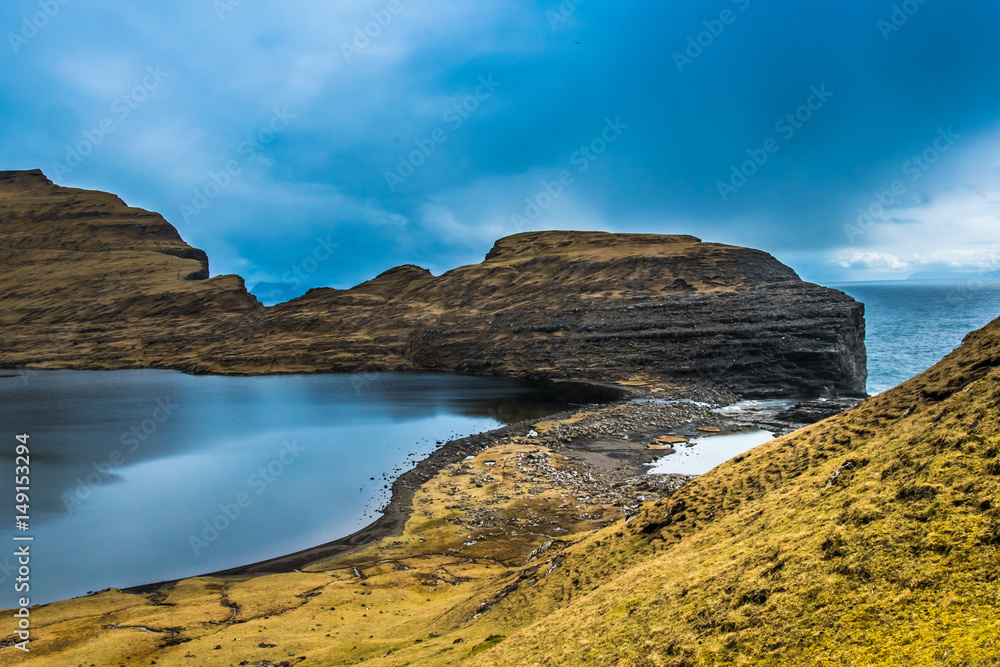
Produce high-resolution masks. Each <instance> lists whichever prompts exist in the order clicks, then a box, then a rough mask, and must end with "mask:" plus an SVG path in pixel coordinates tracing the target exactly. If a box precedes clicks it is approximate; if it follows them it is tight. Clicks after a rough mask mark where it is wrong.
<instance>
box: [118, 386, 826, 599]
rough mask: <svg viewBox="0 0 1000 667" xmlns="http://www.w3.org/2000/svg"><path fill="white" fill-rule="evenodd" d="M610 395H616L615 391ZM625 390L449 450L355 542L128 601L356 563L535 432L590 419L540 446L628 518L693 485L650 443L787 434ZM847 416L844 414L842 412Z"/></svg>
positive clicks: (721, 402) (349, 539) (766, 424)
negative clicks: (458, 470)
mask: <svg viewBox="0 0 1000 667" xmlns="http://www.w3.org/2000/svg"><path fill="white" fill-rule="evenodd" d="M605 387H606V388H609V389H610V388H611V387H608V386H607V385H605ZM617 389H620V390H621V393H622V395H623V396H624V398H621V399H619V400H617V401H614V402H610V403H601V404H589V405H586V406H582V407H579V408H576V409H572V410H565V411H561V412H558V413H555V414H552V415H549V416H546V417H542V418H536V419H529V420H524V421H521V422H517V423H514V424H508V425H506V426H502V427H500V428H496V429H493V430H490V431H485V432H483V433H478V434H474V435H470V436H466V437H464V438H458V439H455V440H450V441H448V442H446V443H444V444H443V445H441V446H440V447H438V448H437V449H436V450H434V451H433V452H432V453H431V454H429V455H428V456H427V457H425V458H424V459H422V460H420V461H419V462H418V463H417V464H416V465H415V466H414V467H413V468H411V469H410V470H407V471H406V472H404V473H402V474H401V475H400V476H399V477H397V478H396V479H395V480H394V481H393V482H392V486H391V494H390V499H389V501H388V503H387V504H386V506H385V507H384V509H383V510H382V516H380V517H379V518H378V519H376V520H374V521H373V522H371V523H370V524H368V525H366V526H364V527H363V528H361V529H359V530H357V531H355V532H353V533H351V534H349V535H346V536H344V537H341V538H338V539H335V540H331V541H329V542H326V543H323V544H319V545H316V546H313V547H309V548H307V549H302V550H299V551H296V552H293V553H289V554H283V555H280V556H276V557H273V558H269V559H265V560H261V561H257V562H254V563H248V564H244V565H238V566H234V567H231V568H226V569H223V570H216V571H214V572H208V573H201V574H194V575H190V576H186V577H181V578H177V579H170V580H164V581H159V582H150V583H147V584H141V585H137V586H130V587H127V588H122V589H119V590H121V591H122V592H124V593H134V594H149V593H153V592H155V591H158V590H161V589H163V588H164V587H167V586H170V585H173V584H175V583H177V582H179V581H183V580H185V579H192V578H196V577H219V578H232V579H244V578H253V577H257V576H263V575H269V574H280V573H288V572H293V571H297V570H302V569H303V568H306V567H309V566H311V565H316V564H318V563H322V562H325V561H329V560H332V559H335V558H339V557H344V556H348V555H350V554H352V553H355V552H358V551H361V550H363V549H364V548H366V547H369V546H371V545H373V544H376V543H378V542H379V541H381V540H384V539H387V538H392V537H399V536H400V535H401V534H402V532H403V530H404V527H405V525H406V523H407V521H408V520H409V519H410V517H411V515H412V512H413V499H414V496H415V494H416V492H417V491H418V489H420V488H421V487H422V486H423V485H424V484H426V483H428V482H429V481H430V480H431V479H433V478H434V477H435V475H437V474H438V473H439V472H440V471H442V470H443V469H445V468H447V467H448V466H451V465H454V464H456V463H461V462H462V461H463V460H464V459H465V458H467V457H469V456H472V455H475V454H478V453H481V452H483V451H486V450H488V449H490V448H492V447H496V446H500V445H504V444H509V443H510V442H511V440H512V439H515V438H522V439H523V438H525V437H527V436H528V434H529V433H531V432H532V431H533V430H534V427H536V426H538V425H540V424H544V423H558V422H564V423H565V422H572V421H573V419H574V418H577V417H579V416H581V415H583V416H585V417H589V419H583V420H581V421H580V422H579V424H580V425H579V427H577V428H573V427H570V428H569V430H568V431H567V432H564V429H563V427H562V426H561V425H557V426H556V428H555V430H553V431H547V432H546V433H543V434H539V435H538V436H536V437H537V438H538V440H537V442H538V444H539V445H544V446H549V447H551V448H552V449H553V450H554V451H556V452H558V453H559V454H561V455H563V456H565V457H566V458H567V459H569V460H570V461H572V462H574V467H575V468H577V469H578V470H580V471H581V473H582V474H581V476H591V477H592V478H596V479H597V481H596V482H595V483H594V484H595V487H596V488H597V489H598V491H596V492H595V493H603V494H605V495H607V496H609V497H610V496H614V500H615V504H618V505H620V506H621V507H622V508H623V510H625V511H626V513H629V512H630V508H631V505H629V500H630V498H631V497H632V496H636V497H638V498H639V499H640V501H642V500H650V499H655V497H657V496H659V495H666V494H669V493H672V492H673V491H675V490H676V489H677V488H679V487H680V486H681V485H683V483H685V482H686V481H687V480H688V479H690V478H691V476H685V475H652V476H651V475H647V474H646V472H645V471H644V470H642V466H643V465H644V464H646V463H650V462H652V461H654V460H656V459H658V458H661V457H663V456H665V455H667V454H669V453H670V452H669V451H663V450H652V449H649V448H648V447H647V443H648V442H649V441H651V440H652V439H654V438H655V437H657V436H660V435H666V434H671V435H678V434H680V435H683V436H685V437H691V438H693V437H697V436H699V435H702V436H703V435H704V434H699V433H698V432H697V426H698V425H700V424H703V423H707V422H713V423H714V424H717V425H719V426H721V427H722V429H723V431H724V432H732V431H739V430H743V429H745V428H747V427H748V426H749V425H756V426H759V427H761V428H768V429H775V430H777V429H778V428H780V427H781V422H780V419H779V420H778V421H775V420H773V419H764V418H762V417H761V416H760V415H746V414H743V415H723V414H719V413H717V412H715V410H716V409H718V408H719V407H724V406H726V405H732V404H733V403H734V402H736V401H735V400H734V399H738V398H739V397H738V396H736V395H732V394H728V393H727V392H724V391H714V392H706V393H711V396H709V397H708V398H711V399H715V400H713V402H712V403H711V404H707V403H692V402H687V401H684V400H680V399H667V400H666V402H665V403H662V404H660V403H652V402H650V403H648V404H646V403H643V402H641V401H639V402H637V401H636V400H635V399H641V398H650V397H655V396H656V394H651V393H650V392H648V391H646V390H644V389H642V388H638V387H617ZM664 398H665V397H664ZM797 400H799V401H801V400H802V399H797ZM796 405H798V403H797V404H796ZM838 405H839V404H838ZM839 411H840V410H839V409H838V410H837V412H839ZM643 413H651V414H654V415H656V414H657V413H663V415H664V418H663V419H660V420H659V421H657V419H655V418H654V419H651V420H649V421H648V422H647V417H645V416H643ZM811 416H815V415H811ZM615 420H617V421H615ZM789 424H791V423H790V422H786V427H785V428H784V429H782V430H786V431H787V430H793V429H792V428H791V426H789ZM623 430H624V431H628V432H627V433H624V435H625V436H626V437H625V438H622V437H621V435H623V433H622V432H621V431H623ZM635 507H637V505H635Z"/></svg>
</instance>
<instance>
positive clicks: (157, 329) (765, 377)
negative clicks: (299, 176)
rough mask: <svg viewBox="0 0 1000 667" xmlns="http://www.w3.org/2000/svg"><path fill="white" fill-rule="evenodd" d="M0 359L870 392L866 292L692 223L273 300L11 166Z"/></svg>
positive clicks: (5, 186)
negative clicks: (810, 274) (709, 234)
mask: <svg viewBox="0 0 1000 667" xmlns="http://www.w3.org/2000/svg"><path fill="white" fill-rule="evenodd" d="M0 238H2V240H3V244H2V246H0V262H2V263H3V267H4V270H3V272H2V274H0V293H2V298H0V326H3V329H4V336H3V338H4V341H3V346H2V349H0V364H2V365H4V366H7V367H13V366H34V367H43V368H56V367H62V368H138V367H163V368H177V369H181V370H185V371H190V372H215V373H248V374H253V373H281V372H316V371H357V370H367V371H372V370H401V369H413V368H423V369H430V368H436V369H447V370H455V371H460V372H467V373H488V374H510V375H522V376H536V377H553V378H586V379H590V380H604V381H611V382H632V383H645V382H649V383H655V382H673V383H677V384H682V385H685V386H697V385H699V384H716V385H726V386H729V387H732V388H734V389H737V390H739V391H742V392H743V393H745V394H747V395H784V394H797V393H798V394H801V393H807V394H808V393H819V392H823V391H826V390H832V391H835V392H840V393H863V392H864V386H865V379H866V372H865V361H866V359H865V349H864V317H863V312H864V311H863V306H862V305H861V304H859V303H857V302H855V301H854V300H853V299H851V298H850V297H848V296H846V295H845V294H843V293H841V292H838V291H836V290H832V289H828V288H824V287H819V286H817V285H813V284H810V283H806V282H803V281H801V280H800V279H799V278H798V276H797V275H796V274H795V272H794V271H792V270H791V269H790V268H788V267H787V266H785V265H783V264H781V263H780V262H778V261H777V260H775V259H774V258H773V257H771V256H770V255H768V254H767V253H764V252H761V251H758V250H751V249H748V248H739V247H733V246H725V245H720V244H715V243H703V242H701V241H700V240H698V239H696V238H694V237H692V236H665V235H654V234H609V233H604V232H564V231H558V232H556V231H553V232H529V233H524V234H517V235H514V236H510V237H507V238H503V239H501V240H499V241H497V243H496V244H495V245H494V247H493V249H492V250H491V251H490V252H489V254H488V255H487V256H486V258H485V260H484V261H483V262H482V263H480V264H476V265H471V266H463V267H460V268H457V269H454V270H452V271H449V272H447V273H445V274H443V275H441V276H434V275H432V274H431V273H430V272H428V271H427V270H425V269H421V268H419V267H416V266H409V265H407V266H401V267H396V268H394V269H390V270H388V271H386V272H385V273H383V274H381V275H379V276H378V277H376V278H374V279H373V280H370V281H368V282H365V283H363V284H361V285H358V286H357V287H354V288H351V289H349V290H336V289H327V288H324V289H315V290H312V291H310V292H309V293H308V294H306V295H305V296H303V297H300V298H298V299H295V300H293V301H290V302H288V303H284V304H280V305H277V306H273V307H270V308H265V307H263V306H262V305H261V304H260V303H259V302H257V300H256V299H255V298H254V297H253V296H252V295H250V294H249V293H247V291H246V289H245V287H244V285H243V281H242V279H241V278H239V277H238V276H232V275H227V276H216V277H214V278H208V276H209V273H208V260H207V257H206V256H205V254H204V253H203V252H202V251H200V250H198V249H195V248H191V247H190V246H188V245H187V244H186V243H184V241H183V240H182V239H181V238H180V236H179V235H178V233H177V231H176V230H175V229H174V228H173V227H172V226H171V225H170V224H169V223H168V222H166V220H164V219H163V218H162V217H161V216H159V215H157V214H155V213H150V212H148V211H144V210H141V209H136V208H130V207H128V206H126V205H125V204H124V203H123V202H122V201H121V200H120V199H118V198H117V197H115V196H114V195H110V194H106V193H100V192H90V191H84V190H76V189H70V188H62V187H58V186H56V185H54V184H52V183H51V182H50V181H49V180H48V179H46V178H45V176H44V175H43V174H42V173H41V172H39V171H26V172H0Z"/></svg>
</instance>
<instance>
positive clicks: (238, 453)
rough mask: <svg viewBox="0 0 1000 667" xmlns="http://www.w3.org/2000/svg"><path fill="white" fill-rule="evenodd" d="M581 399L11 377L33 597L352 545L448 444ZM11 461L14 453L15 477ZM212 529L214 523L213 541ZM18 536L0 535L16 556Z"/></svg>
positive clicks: (7, 591) (475, 388)
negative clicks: (394, 487)
mask: <svg viewBox="0 0 1000 667" xmlns="http://www.w3.org/2000/svg"><path fill="white" fill-rule="evenodd" d="M561 389H563V388H560V390H561ZM574 391H575V390H574ZM568 398H574V399H576V400H577V401H581V402H583V401H586V400H587V399H588V398H589V399H590V400H595V398H596V397H594V396H585V395H572V392H570V393H568V394H567V393H565V392H563V393H560V391H554V390H553V388H552V387H547V386H528V385H525V384H522V383H518V382H515V381H513V380H510V379H505V378H482V377H467V376H456V375H451V374H443V373H442V374H438V373H394V374H359V375H329V374H323V375H296V376H266V377H219V376H190V375H184V374H181V373H176V372H172V371H156V370H147V371H110V372H94V371H48V372H40V373H32V374H31V375H30V376H27V377H26V380H25V381H22V380H20V379H18V378H17V377H8V378H2V379H0V434H9V436H5V437H9V438H10V439H11V443H13V442H14V441H13V435H14V434H15V433H29V434H30V435H31V441H30V442H31V451H32V459H31V460H32V495H31V502H32V507H31V510H32V512H31V515H32V522H33V523H32V532H33V533H34V534H35V537H36V542H35V544H36V554H37V555H36V557H35V558H34V560H33V565H35V566H36V567H37V568H38V569H39V571H40V572H43V573H44V574H39V576H38V577H37V579H36V580H35V581H36V582H37V590H35V591H34V592H35V595H34V596H33V598H32V600H33V602H43V601H45V600H53V599H58V598H61V597H68V596H72V595H79V594H83V593H85V592H86V591H87V590H96V589H100V588H104V587H107V586H117V587H124V586H130V585H136V584H141V583H146V582H148V581H155V580H160V579H165V578H174V577H182V576H186V575H192V574H198V573H201V572H208V571H213V570H216V569H223V568H226V567H232V566H235V565H240V564H243V563H247V562H253V561H256V560H262V559H265V558H270V557H273V556H277V555H281V554H283V553H289V552H291V551H295V550H297V549H302V548H306V547H309V546H313V545H315V544H320V543H322V542H326V541H329V540H331V539H335V538H337V537H341V536H343V535H347V534H349V533H351V532H353V531H354V530H356V529H358V528H360V527H362V526H363V525H365V524H366V523H368V521H369V520H371V519H372V518H373V517H374V516H375V514H376V510H377V509H378V508H379V507H380V506H381V505H382V503H384V501H385V500H386V499H387V490H386V487H387V486H388V485H389V483H390V481H391V479H392V478H393V477H395V476H396V475H397V474H398V473H399V472H401V471H403V470H405V469H407V468H408V467H410V466H411V465H412V463H413V462H414V461H416V460H419V459H421V458H423V457H425V456H426V455H427V454H429V453H430V452H431V451H433V449H434V448H435V447H436V446H437V442H439V441H443V440H448V439H451V438H454V437H460V436H463V435H468V434H470V433H474V432H480V431H483V430H488V429H491V428H495V427H497V426H498V425H500V424H504V423H510V422H514V421H520V420H523V419H528V418H538V417H542V416H545V415H548V414H551V413H553V412H557V411H560V410H565V409H567V408H568V407H569V404H568V402H567V399H568ZM601 398H603V397H601ZM289 444H292V445H293V446H294V449H295V451H297V452H298V454H297V455H296V456H295V457H292V458H290V457H289V455H288V453H287V452H288V446H289ZM13 450H14V448H13V445H11V446H10V447H4V448H3V450H2V451H3V456H2V459H0V460H2V466H0V474H2V475H3V476H4V478H5V479H10V478H11V475H13ZM282 452H285V454H284V455H283V454H282ZM276 462H277V463H276ZM279 468H280V473H279V474H274V473H275V472H277V471H278V470H279ZM262 471H263V472H262ZM241 494H242V495H241ZM243 496H245V498H244V497H243ZM240 501H242V502H240ZM234 507H235V508H237V509H238V510H239V512H238V516H232V515H235V514H237V512H236V510H234V509H232V508H234ZM227 509H228V512H227ZM220 513H221V514H223V515H225V516H224V519H223V520H218V521H217V518H218V516H219V515H220ZM206 523H207V525H208V526H209V528H212V527H213V524H217V525H216V526H215V532H216V533H217V534H216V535H215V536H214V538H213V539H211V540H208V539H206V538H205V535H204V534H205V533H206V531H205V525H206ZM224 523H226V524H228V525H226V526H225V529H224V530H219V529H218V527H217V526H221V525H222V524H224ZM5 531H6V532H5ZM10 535H11V533H10V528H4V529H2V530H0V539H6V540H7V541H8V543H9V540H10ZM208 535H209V536H211V535H212V531H211V530H209V531H208ZM192 537H194V538H195V540H196V541H197V540H199V539H200V540H201V541H203V542H206V543H207V547H204V548H201V549H198V548H196V546H197V545H192V540H191V538H192ZM3 577H4V562H3V558H2V557H0V579H2V578H3ZM11 591H12V588H11V587H9V586H2V585H0V607H6V606H10V605H12V604H13V593H12V592H11Z"/></svg>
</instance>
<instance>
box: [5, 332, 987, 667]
mask: <svg viewBox="0 0 1000 667" xmlns="http://www.w3.org/2000/svg"><path fill="white" fill-rule="evenodd" d="M641 405H644V406H646V408H652V407H654V406H656V405H657V404H654V403H645V404H641ZM624 407H631V404H628V405H625V406H623V405H616V406H609V407H605V408H600V409H597V410H593V411H583V412H581V413H579V414H574V415H571V416H569V417H567V418H564V419H559V420H554V421H553V420H549V421H545V422H541V423H538V424H534V425H533V426H534V428H535V429H536V430H537V432H538V433H539V435H538V436H535V437H523V436H516V435H515V436H514V437H509V438H504V439H501V440H499V441H495V442H494V443H493V444H492V445H491V446H490V447H489V448H488V449H485V450H483V451H478V452H477V451H476V450H475V449H473V450H470V449H464V450H463V451H462V452H459V453H458V457H457V462H456V463H454V464H452V465H450V466H446V467H445V468H443V469H441V470H440V471H439V472H438V474H436V475H434V476H432V477H431V478H430V479H427V480H425V481H424V482H423V483H421V485H420V486H419V488H418V489H417V490H416V492H415V495H414V499H413V512H412V514H411V516H410V518H409V520H408V521H407V523H406V527H405V529H404V530H403V532H402V533H401V534H400V535H398V536H392V537H389V538H386V539H383V540H381V541H380V542H378V543H375V544H371V545H369V546H368V547H367V548H366V549H364V550H363V551H360V552H357V553H353V554H348V555H346V556H342V557H338V558H334V559H333V560H330V561H328V562H324V563H316V564H314V565H312V566H310V567H303V571H301V572H300V571H295V572H287V573H285V574H271V575H267V576H259V577H254V578H249V579H247V578H233V577H229V578H226V577H199V578H195V579H189V580H185V581H181V582H177V583H174V584H171V585H169V586H166V587H164V588H162V589H160V590H155V591H147V592H146V593H144V594H136V593H125V592H121V591H118V590H110V591H104V592H101V593H99V594H95V595H93V596H89V597H86V598H80V599H76V600H69V601H65V602H59V603H56V604H53V605H48V606H45V607H43V608H39V609H34V610H32V614H31V618H32V619H33V621H32V623H33V625H32V628H33V632H34V633H35V634H34V636H35V638H36V642H35V643H33V644H32V649H31V650H32V652H31V654H30V655H26V654H21V653H17V654H15V651H16V649H15V648H14V647H13V643H14V642H15V641H16V636H15V635H14V634H13V633H8V634H7V635H6V636H5V637H3V638H0V661H3V660H4V659H6V660H8V661H14V660H16V661H17V662H19V663H23V664H25V665H32V666H34V665H37V666H39V667H46V666H48V665H52V666H53V667H55V666H60V667H61V666H62V665H67V664H77V663H81V662H82V663H83V664H90V663H95V662H96V664H102V665H103V664H139V663H142V664H151V663H152V662H155V663H156V664H158V665H187V664H190V663H191V662H196V663H197V664H203V665H233V664H261V665H298V664H303V665H312V664H315V665H354V664H365V665H372V666H373V667H376V666H378V667H401V666H402V665H428V666H430V665H457V664H463V665H465V664H468V665H476V666H479V665H482V666H493V665H503V666H505V667H507V666H511V667H515V666H520V665H539V664H544V665H567V666H570V667H577V666H579V665H605V664H615V665H621V666H623V667H638V666H640V665H663V666H664V667H693V666H695V665H762V666H763V665H934V664H942V665H990V664H995V662H996V656H997V654H998V650H1000V647H998V639H997V637H998V634H1000V617H998V615H997V613H996V609H997V606H998V604H1000V600H998V588H997V580H998V578H1000V556H998V547H1000V507H998V506H997V498H998V497H1000V459H998V452H1000V429H998V424H1000V320H997V321H994V322H993V323H991V324H990V325H988V326H987V327H985V328H984V329H982V330H980V331H977V332H975V333H973V334H971V335H970V336H968V337H967V338H966V340H965V342H964V343H963V345H962V346H961V348H959V349H958V350H956V351H955V352H953V353H952V354H951V355H949V356H948V357H947V358H945V359H944V360H943V361H942V362H940V363H938V364H937V365H936V366H934V367H933V368H931V369H930V370H928V371H927V372H925V373H923V374H921V375H920V376H918V377H916V378H914V379H912V380H910V381H908V382H906V383H904V384H903V385H900V386H899V387H896V388H895V389H892V390H890V391H888V392H885V393H883V394H880V395H878V396H876V397H873V398H869V399H867V400H866V401H864V402H863V403H862V404H860V405H859V406H858V407H856V408H854V409H852V410H849V411H847V412H844V413H841V414H839V415H837V416H835V417H832V418H830V419H827V420H825V421H823V422H820V423H817V424H814V425H812V426H809V427H807V428H805V429H802V430H799V431H796V432H793V433H791V434H789V435H787V436H784V437H781V438H778V439H776V440H773V441H771V442H769V443H766V444H764V445H761V446H760V447H757V448H755V449H753V450H751V451H750V452H748V453H746V454H744V455H741V456H738V457H736V458H734V459H732V460H730V461H728V462H726V463H724V464H722V465H721V466H719V467H717V468H715V469H714V470H712V471H710V472H709V473H707V474H705V475H702V476H701V477H698V478H696V479H694V480H693V481H690V482H688V483H687V484H686V485H684V486H682V487H681V488H680V489H679V490H677V491H675V492H674V493H673V494H672V495H669V496H668V497H666V498H663V499H661V500H658V501H655V502H647V503H645V504H643V505H642V507H641V508H640V510H639V512H638V513H637V514H635V515H634V516H632V517H631V518H630V519H624V518H622V516H621V513H620V512H617V511H616V510H615V507H614V506H613V505H609V504H608V503H607V499H605V498H601V497H595V496H594V495H592V494H591V493H592V492H591V491H590V490H589V488H588V483H587V480H586V479H584V478H585V475H584V474H580V473H579V472H578V471H577V470H574V469H573V468H572V465H571V463H570V462H569V461H568V460H567V458H566V457H564V456H561V455H560V454H559V453H558V451H559V450H558V449H557V448H558V444H559V443H560V442H562V441H563V440H564V439H565V437H566V436H570V437H573V436H574V435H582V434H585V433H586V432H587V431H590V430H592V429H593V428H595V427H596V426H597V425H598V424H604V425H605V426H606V427H607V428H609V431H608V432H610V433H615V432H618V431H619V430H620V429H622V428H623V425H622V418H623V415H625V416H626V418H627V419H635V417H631V418H629V417H627V415H628V413H623V410H622V408H624ZM667 407H670V408H680V407H683V408H684V409H685V410H687V411H688V412H686V413H685V415H679V416H680V418H681V419H682V420H686V419H691V418H693V413H691V412H690V411H692V410H695V406H692V405H683V406H678V405H674V406H667ZM642 414H646V413H642ZM694 418H695V419H697V418H696V417H694ZM696 423H697V422H696ZM574 429H577V430H576V431H574ZM466 446H467V445H466ZM698 446H702V445H698ZM470 451H472V452H474V453H475V454H476V455H475V456H474V457H468V458H467V457H466V453H468V452H470ZM15 655H16V658H15Z"/></svg>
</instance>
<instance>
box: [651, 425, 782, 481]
mask: <svg viewBox="0 0 1000 667" xmlns="http://www.w3.org/2000/svg"><path fill="white" fill-rule="evenodd" d="M773 439H774V434H773V433H771V432H770V431H760V430H756V431H743V432H741V433H727V434H724V435H706V436H702V437H698V438H694V439H692V440H691V441H690V443H689V445H675V446H674V453H673V454H668V455H667V456H664V457H663V458H660V459H657V460H656V461H655V462H653V463H652V464H650V467H649V470H648V472H649V474H651V475H667V474H671V473H676V474H681V475H704V474H705V473H706V472H708V471H709V470H711V469H712V468H714V467H715V466H717V465H719V464H721V463H725V462H726V461H728V460H729V459H731V458H733V457H735V456H739V455H740V454H742V453H744V452H748V451H750V450H751V449H753V448H754V447H756V446H757V445H762V444H764V443H765V442H767V441H768V440H773Z"/></svg>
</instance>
